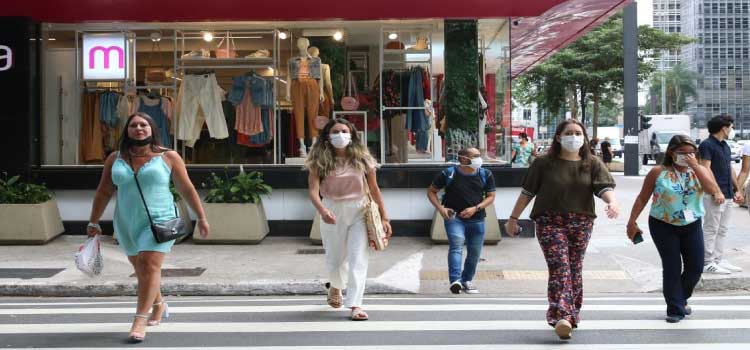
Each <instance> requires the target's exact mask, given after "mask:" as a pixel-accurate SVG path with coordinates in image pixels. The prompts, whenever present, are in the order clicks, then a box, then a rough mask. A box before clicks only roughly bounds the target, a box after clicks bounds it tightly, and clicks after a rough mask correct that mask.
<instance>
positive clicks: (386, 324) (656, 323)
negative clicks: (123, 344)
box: [0, 319, 750, 334]
mask: <svg viewBox="0 0 750 350" xmlns="http://www.w3.org/2000/svg"><path fill="white" fill-rule="evenodd" d="M129 327H130V323H70V324H2V325H0V334H50V333H121V332H123V330H124V329H128V328H129ZM699 329H750V319H733V320H721V319H712V320H685V321H683V322H680V323H677V324H669V323H666V322H664V321H662V320H637V321H636V320H588V321H585V322H582V323H581V325H580V326H579V328H578V332H580V331H586V330H589V331H591V330H652V331H653V330H671V331H674V330H699ZM513 330H519V331H520V330H524V331H540V330H551V327H550V326H549V325H547V324H546V323H545V322H543V321H372V320H371V321H368V322H196V323H188V322H170V323H164V324H162V325H160V326H159V327H154V328H149V330H148V331H149V333H154V332H156V333H300V332H403V331H513Z"/></svg>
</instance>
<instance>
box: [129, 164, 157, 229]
mask: <svg viewBox="0 0 750 350" xmlns="http://www.w3.org/2000/svg"><path fill="white" fill-rule="evenodd" d="M133 178H135V185H136V186H137V187H138V194H140V195H141V200H142V201H143V207H144V208H146V215H148V222H150V223H151V225H153V224H154V220H153V219H152V218H151V213H149V211H148V205H146V197H144V196H143V190H141V184H140V183H139V182H138V174H137V173H133Z"/></svg>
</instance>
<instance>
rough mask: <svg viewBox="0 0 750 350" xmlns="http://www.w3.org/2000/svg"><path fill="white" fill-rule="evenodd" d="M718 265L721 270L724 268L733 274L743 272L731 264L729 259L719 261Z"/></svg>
mask: <svg viewBox="0 0 750 350" xmlns="http://www.w3.org/2000/svg"><path fill="white" fill-rule="evenodd" d="M717 265H719V267H721V268H723V269H725V270H729V271H731V272H741V271H742V268H741V267H739V266H735V265H732V264H731V263H730V262H729V260H727V259H723V260H721V261H719V263H718V264H717Z"/></svg>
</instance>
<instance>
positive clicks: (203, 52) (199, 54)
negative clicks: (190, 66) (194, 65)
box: [182, 49, 211, 59]
mask: <svg viewBox="0 0 750 350" xmlns="http://www.w3.org/2000/svg"><path fill="white" fill-rule="evenodd" d="M182 58H188V59H190V58H211V51H209V50H207V49H200V50H195V51H190V52H188V53H186V54H184V55H182Z"/></svg>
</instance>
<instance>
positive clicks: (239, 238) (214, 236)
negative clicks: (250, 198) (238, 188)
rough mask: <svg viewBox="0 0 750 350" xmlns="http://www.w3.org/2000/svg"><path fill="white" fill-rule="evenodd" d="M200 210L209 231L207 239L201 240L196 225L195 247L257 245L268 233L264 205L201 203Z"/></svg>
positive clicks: (194, 233)
mask: <svg viewBox="0 0 750 350" xmlns="http://www.w3.org/2000/svg"><path fill="white" fill-rule="evenodd" d="M203 209H204V210H205V211H206V217H207V218H208V223H209V224H210V225H211V232H210V233H209V235H208V237H207V238H201V236H200V232H198V225H196V226H195V230H194V231H193V241H194V242H195V243H197V244H258V243H260V241H262V240H263V238H265V237H266V235H267V234H268V220H266V211H265V210H264V209H263V202H260V203H257V204H250V203H243V204H235V203H204V204H203Z"/></svg>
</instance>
